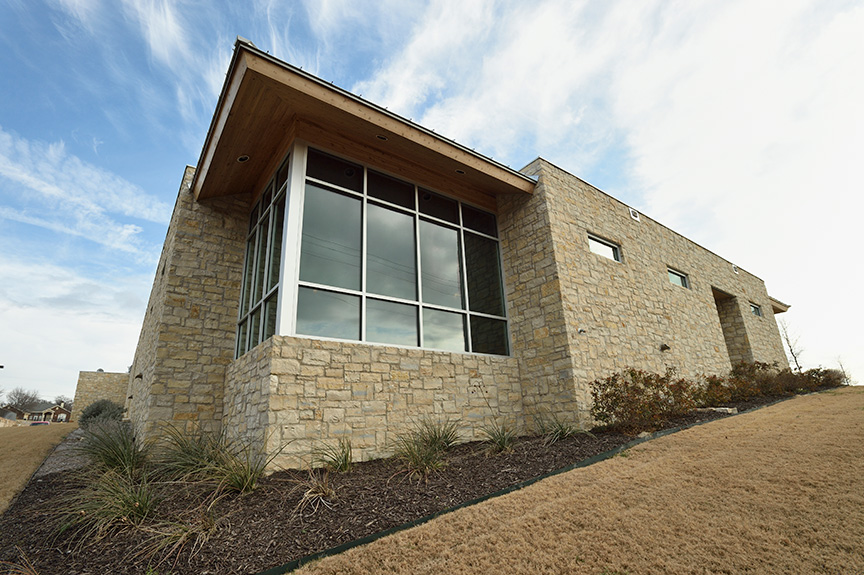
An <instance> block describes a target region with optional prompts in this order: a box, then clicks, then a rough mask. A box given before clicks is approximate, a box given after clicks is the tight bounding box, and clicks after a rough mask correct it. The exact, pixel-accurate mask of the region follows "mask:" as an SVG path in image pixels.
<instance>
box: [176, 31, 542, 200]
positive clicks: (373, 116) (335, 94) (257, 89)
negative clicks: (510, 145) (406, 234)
mask: <svg viewBox="0 0 864 575" xmlns="http://www.w3.org/2000/svg"><path fill="white" fill-rule="evenodd" d="M295 139H298V140H303V141H306V142H308V143H310V144H313V145H319V146H322V147H324V148H327V149H329V150H331V151H334V152H336V153H344V154H345V155H350V156H352V157H354V159H357V160H359V161H364V162H368V163H370V164H373V165H379V166H380V167H381V169H386V168H392V169H394V170H397V171H398V172H399V175H402V176H403V177H406V178H410V179H412V180H413V181H415V182H416V183H417V184H420V185H426V186H429V187H433V188H436V189H441V190H442V191H445V192H446V191H450V190H453V191H454V192H455V193H459V192H461V193H464V194H467V195H468V196H469V197H470V196H472V195H473V196H477V197H480V196H489V197H495V196H498V195H500V194H520V193H527V194H530V193H532V192H533V191H534V186H535V181H534V180H533V179H532V178H530V177H528V176H526V175H524V174H522V173H520V172H518V171H517V170H514V169H512V168H509V167H507V166H504V165H503V164H500V163H498V162H496V161H494V160H492V159H490V158H487V157H485V156H483V155H482V154H479V153H477V152H475V151H474V150H471V149H469V148H467V147H465V146H462V145H460V144H458V143H456V142H455V141H453V140H449V139H447V138H445V137H443V136H441V135H439V134H436V133H435V132H433V131H431V130H429V129H427V128H424V127H422V126H420V125H418V124H416V123H414V122H412V121H410V120H407V119H405V118H402V117H400V116H398V115H396V114H394V113H392V112H390V111H388V110H386V109H384V108H382V107H380V106H377V105H375V104H373V103H371V102H368V101H366V100H363V99H362V98H360V97H359V96H356V95H354V94H351V93H350V92H348V91H346V90H343V89H341V88H339V87H336V86H334V85H332V84H330V83H328V82H325V81H324V80H322V79H320V78H318V77H316V76H313V75H312V74H309V73H307V72H304V71H303V70H301V69H299V68H297V67H295V66H292V65H291V64H288V63H287V62H283V61H281V60H279V59H277V58H274V57H273V56H271V55H270V54H267V53H266V52H263V51H261V50H259V49H258V48H257V47H255V45H254V44H252V43H251V42H249V41H248V40H244V39H242V38H239V37H238V39H237V42H236V43H235V46H234V55H233V58H232V60H231V65H230V67H229V69H228V74H227V76H226V78H225V84H224V85H223V87H222V92H221V94H220V96H219V102H218V104H217V106H216V111H215V113H214V115H213V119H212V121H211V124H210V129H209V130H208V132H207V138H206V140H205V142H204V147H203V149H202V151H201V156H200V158H199V160H198V167H197V170H196V172H195V176H194V178H193V180H192V191H193V193H194V195H195V198H196V199H198V200H202V199H207V198H215V197H221V196H229V195H237V194H247V193H249V194H253V195H254V194H255V193H257V192H258V191H259V190H260V189H261V188H262V187H263V185H264V184H266V182H267V180H268V179H269V178H270V177H271V176H272V174H273V172H274V171H275V170H276V168H277V166H278V164H279V162H281V160H282V158H283V157H284V155H285V153H286V152H287V150H288V147H289V145H290V143H291V142H292V141H293V140H295ZM238 159H241V161H238ZM481 203H482V202H481Z"/></svg>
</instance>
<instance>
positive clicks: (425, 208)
mask: <svg viewBox="0 0 864 575" xmlns="http://www.w3.org/2000/svg"><path fill="white" fill-rule="evenodd" d="M420 213H423V214H427V215H430V216H432V217H435V218H438V219H439V220H444V221H446V222H452V223H454V224H458V223H459V204H458V203H456V200H451V199H450V198H445V197H444V196H439V195H438V194H436V193H435V192H430V191H429V190H420Z"/></svg>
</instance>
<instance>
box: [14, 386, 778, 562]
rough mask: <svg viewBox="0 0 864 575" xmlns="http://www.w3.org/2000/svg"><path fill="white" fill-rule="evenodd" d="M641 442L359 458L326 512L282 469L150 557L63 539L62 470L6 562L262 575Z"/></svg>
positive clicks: (40, 495) (20, 507) (190, 494)
mask: <svg viewBox="0 0 864 575" xmlns="http://www.w3.org/2000/svg"><path fill="white" fill-rule="evenodd" d="M775 400H776V398H764V399H763V400H761V401H759V402H758V403H756V402H752V401H751V402H748V403H747V404H746V405H745V404H742V405H740V406H738V407H739V408H740V409H741V410H743V409H747V408H751V407H755V406H757V405H763V404H767V403H770V402H772V401H775ZM719 417H723V415H721V414H718V413H713V412H709V413H695V414H692V415H689V416H687V417H684V418H680V419H677V420H675V421H670V422H669V423H668V427H675V426H680V425H686V424H691V423H696V422H699V421H705V420H710V419H716V418H719ZM632 439H633V438H632V437H631V436H627V435H623V434H620V433H616V432H614V431H599V432H595V433H594V434H593V435H589V434H578V435H577V436H575V437H570V438H567V439H565V440H561V441H558V442H557V443H555V444H553V445H551V446H546V445H544V441H543V438H542V437H528V438H522V439H520V440H518V442H517V444H516V445H515V447H514V448H513V449H512V450H511V451H509V452H506V453H502V454H498V455H493V456H490V455H487V453H486V450H485V446H484V445H482V444H479V443H468V444H463V445H460V446H457V447H454V448H453V449H451V450H450V451H449V452H448V453H447V464H446V466H445V467H444V468H443V469H441V470H439V471H436V472H434V473H433V474H431V475H430V476H429V477H428V479H427V480H425V481H424V480H419V481H418V480H417V478H409V477H408V476H407V475H406V474H405V473H402V472H400V471H401V468H400V467H399V464H398V463H397V462H395V461H392V460H378V461H371V462H366V463H359V464H355V466H354V468H353V470H352V471H351V472H350V473H347V474H337V473H331V474H329V476H328V479H329V483H330V487H332V488H333V489H335V493H336V496H335V498H333V499H332V500H331V501H330V502H329V506H328V505H324V504H319V505H318V506H317V510H316V509H315V508H314V507H313V506H312V505H311V504H310V505H307V506H306V507H305V508H304V509H303V511H302V512H298V507H299V505H300V503H301V498H302V496H303V492H304V491H305V489H306V488H307V487H308V480H309V474H308V472H300V471H280V472H277V473H274V474H272V475H271V476H269V477H267V478H265V479H264V480H262V481H261V483H260V484H259V487H258V488H257V489H256V490H255V491H254V492H252V493H250V494H246V495H242V496H232V497H226V498H223V499H222V500H220V501H218V502H217V503H216V504H215V505H214V506H213V508H212V514H210V515H206V514H205V515H202V517H200V518H198V519H199V520H204V521H208V520H210V519H214V518H215V520H216V525H217V526H218V529H216V531H215V533H213V534H212V535H211V536H210V537H209V539H208V540H207V541H206V542H204V543H203V544H202V545H201V546H200V548H197V549H194V550H193V545H192V543H188V544H186V545H185V546H184V547H183V548H182V549H181V550H179V551H176V552H172V553H170V554H167V555H166V554H165V553H163V554H161V555H159V554H157V555H155V556H154V557H153V558H151V559H149V560H148V559H147V558H146V557H144V556H142V554H141V550H142V549H143V548H144V547H145V546H146V545H147V543H148V536H147V535H146V534H144V533H142V532H141V531H139V530H131V529H130V530H127V531H123V532H120V533H116V534H113V535H111V536H109V537H108V538H106V539H103V540H102V541H100V542H99V543H97V544H94V545H90V546H87V547H83V548H80V549H75V548H74V547H73V546H72V543H71V542H70V541H68V540H66V539H64V538H63V537H56V526H57V518H56V510H57V508H58V506H59V505H61V503H60V502H61V501H62V497H63V495H64V494H69V493H73V492H74V491H75V489H76V488H77V483H76V482H77V479H76V477H77V476H76V474H75V473H52V474H49V475H46V476H43V477H38V478H34V479H33V480H32V481H31V482H30V484H29V485H28V486H27V487H26V489H25V490H24V491H23V492H22V494H21V495H20V496H19V498H18V499H17V500H16V501H15V503H14V504H13V505H12V507H10V508H9V510H7V512H6V513H5V514H3V515H2V516H0V560H5V561H11V562H18V561H19V560H20V555H19V553H18V551H17V549H16V546H18V547H20V548H21V550H22V551H23V552H24V554H25V555H26V557H27V558H28V559H29V560H30V561H32V562H33V564H34V565H35V567H36V569H37V571H38V572H40V573H43V574H44V573H69V574H102V573H110V572H121V571H122V572H123V573H142V574H144V573H148V567H149V568H151V569H152V570H151V571H149V573H152V574H154V575H155V574H156V573H158V574H160V575H165V574H166V573H171V572H178V573H201V574H205V573H207V574H222V573H225V574H227V573H257V572H260V571H263V570H266V569H269V568H271V567H275V566H278V565H282V564H285V563H287V562H289V561H291V560H294V559H297V558H300V557H304V556H306V555H308V554H311V553H314V552H318V551H322V550H326V549H329V548H331V547H334V546H336V545H339V544H342V543H345V542H348V541H352V540H354V539H358V538H360V537H364V536H367V535H370V534H374V533H377V532H379V531H383V530H385V529H388V528H391V527H394V526H398V525H402V524H404V523H407V522H409V521H413V520H416V519H419V518H422V517H425V516H427V515H430V514H433V513H436V512H438V511H442V510H445V509H448V508H450V507H453V506H456V505H459V504H461V503H465V502H468V501H471V500H474V499H477V498H480V497H483V496H486V495H489V494H491V493H495V492H497V491H500V490H502V489H504V488H507V487H509V486H512V485H514V484H517V483H520V482H523V481H526V480H528V479H532V478H534V477H538V476H542V475H545V474H548V473H550V472H552V471H555V470H558V469H561V468H563V467H566V466H569V465H572V464H574V463H577V462H579V461H581V460H583V459H586V458H588V457H591V456H593V455H596V454H599V453H602V452H604V451H608V450H610V449H614V448H616V447H619V446H621V445H623V444H625V443H627V442H628V441H630V440H632ZM203 497H204V494H203V492H200V491H196V490H195V488H189V489H180V488H178V489H176V490H175V493H173V494H172V497H171V498H170V499H167V500H165V501H164V502H162V503H161V506H160V509H159V516H160V517H162V518H171V519H177V518H182V517H186V515H187V514H185V513H184V510H185V509H188V508H189V507H194V506H195V504H196V503H198V502H199V501H200V499H201V498H203ZM186 518H187V519H188V517H186ZM193 551H194V552H193Z"/></svg>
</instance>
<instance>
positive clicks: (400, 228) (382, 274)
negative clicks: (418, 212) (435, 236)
mask: <svg viewBox="0 0 864 575" xmlns="http://www.w3.org/2000/svg"><path fill="white" fill-rule="evenodd" d="M366 215H367V218H368V220H369V223H368V226H367V228H366V242H367V248H366V291H368V292H371V293H375V294H379V295H388V296H392V297H398V298H402V299H410V300H416V299H417V264H416V259H417V251H416V250H415V248H414V218H413V217H411V216H410V215H408V214H403V213H401V212H397V211H395V210H389V209H387V208H384V207H381V206H376V205H375V204H369V205H368V207H367V208H366Z"/></svg>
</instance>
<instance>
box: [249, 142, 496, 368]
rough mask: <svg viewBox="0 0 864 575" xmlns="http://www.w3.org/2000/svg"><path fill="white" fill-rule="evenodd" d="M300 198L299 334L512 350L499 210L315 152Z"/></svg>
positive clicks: (446, 347) (444, 347)
mask: <svg viewBox="0 0 864 575" xmlns="http://www.w3.org/2000/svg"><path fill="white" fill-rule="evenodd" d="M303 206H304V207H303V217H302V225H303V229H302V233H301V246H300V277H299V286H298V302H297V310H296V314H297V315H296V319H297V323H296V331H297V333H298V334H303V335H312V336H320V337H332V338H337V339H349V340H358V341H369V342H375V343H389V344H395V345H404V346H421V347H425V348H431V349H442V350H450V351H473V352H477V353H491V354H499V355H506V354H508V353H509V344H508V334H507V322H506V318H505V306H504V290H503V285H502V279H501V262H500V248H499V243H498V238H497V235H498V234H497V224H496V221H495V216H494V215H493V214H490V213H488V212H485V211H483V210H479V209H477V208H473V207H470V206H466V205H463V204H462V203H461V202H458V201H456V200H454V199H452V198H448V197H446V196H442V195H440V194H437V193H435V192H432V191H430V190H425V189H422V188H418V187H417V186H415V185H413V184H411V183H409V182H404V181H402V180H399V179H396V178H393V177H390V176H387V175H385V174H381V173H378V172H376V171H374V170H371V169H369V168H365V167H363V166H360V165H359V164H354V163H352V162H348V161H344V160H341V159H339V158H336V157H334V156H330V155H328V154H325V153H322V152H318V151H315V150H309V151H308V154H307V167H306V183H305V199H304V201H303ZM266 321H267V318H266V317H265V323H266Z"/></svg>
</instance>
